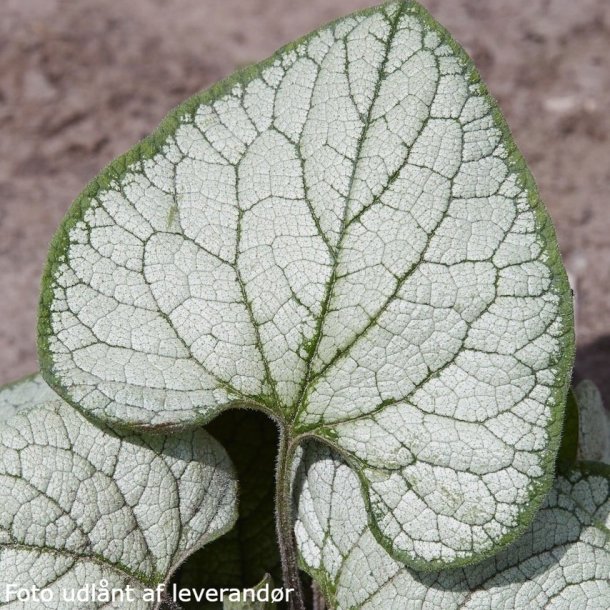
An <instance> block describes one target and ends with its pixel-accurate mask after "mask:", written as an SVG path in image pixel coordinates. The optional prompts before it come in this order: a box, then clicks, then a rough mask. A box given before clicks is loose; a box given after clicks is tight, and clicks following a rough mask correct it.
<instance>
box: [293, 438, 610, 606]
mask: <svg viewBox="0 0 610 610" xmlns="http://www.w3.org/2000/svg"><path fill="white" fill-rule="evenodd" d="M297 485H298V487H299V490H300V493H299V505H298V514H297V523H296V528H295V531H296V534H297V540H298V544H299V548H300V552H301V557H302V562H303V566H304V568H305V569H306V570H307V571H308V572H309V573H310V574H311V575H312V576H313V577H314V579H316V581H317V582H318V583H319V584H320V585H321V587H322V589H323V591H324V593H325V595H326V597H327V599H328V600H329V602H330V603H331V607H332V608H335V609H336V610H344V609H345V610H346V609H348V608H349V609H355V608H358V609H362V610H364V609H370V610H378V609H380V608H383V609H384V610H403V609H405V608H408V609H409V610H436V609H438V608H443V610H454V609H458V608H461V609H468V610H496V609H497V608H502V609H504V610H521V609H523V608H532V609H534V608H545V609H546V610H560V609H561V610H565V609H568V608H573V609H576V608H578V609H579V610H581V609H583V610H584V609H590V610H594V609H596V610H602V609H605V608H607V607H608V601H609V600H610V578H609V577H610V468H608V467H604V466H593V465H590V466H588V467H582V468H581V469H580V470H579V469H575V470H573V471H572V472H571V473H570V474H569V475H567V476H560V477H559V478H558V479H557V480H556V481H555V484H554V487H553V489H552V490H551V492H550V494H549V496H548V497H547V499H546V501H545V503H544V505H543V507H542V508H541V509H540V511H539V512H538V514H537V515H536V518H535V520H534V522H533V523H532V525H531V526H530V527H529V528H528V529H527V530H526V532H525V534H524V535H523V536H522V537H521V538H520V539H519V540H518V541H517V542H515V543H514V544H513V545H511V546H510V547H509V548H508V549H506V550H504V551H501V552H500V553H498V554H497V555H496V556H495V557H493V558H492V559H488V560H485V561H484V562H482V563H479V564H475V565H472V566H467V567H464V568H459V569H456V570H444V571H439V572H425V573H422V572H416V571H413V570H410V569H409V568H407V567H405V566H404V565H402V564H401V563H399V562H397V561H395V560H394V559H392V558H391V557H390V556H389V555H388V554H387V552H386V551H385V550H384V549H383V548H382V547H381V546H380V545H379V543H378V542H377V541H376V540H375V538H374V537H373V536H372V535H371V533H370V531H369V528H368V525H367V514H366V510H365V506H364V502H363V501H362V497H361V494H360V489H359V487H360V485H359V481H358V478H357V477H356V476H355V474H354V473H353V471H352V470H351V469H350V468H349V467H348V466H347V465H346V464H345V463H344V462H343V461H342V460H341V459H340V458H339V457H338V456H336V455H335V454H333V453H332V452H331V451H330V450H328V449H325V448H320V447H314V446H308V447H307V449H306V451H305V454H304V457H303V459H302V461H301V463H300V464H299V467H298V468H297Z"/></svg>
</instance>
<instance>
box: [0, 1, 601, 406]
mask: <svg viewBox="0 0 610 610" xmlns="http://www.w3.org/2000/svg"><path fill="white" fill-rule="evenodd" d="M367 4H368V3H367V2H366V1H365V0H334V1H333V2H328V1H325V0H307V1H306V2H303V1H302V0H130V1H129V2H116V0H114V1H113V0H79V2H74V1H73V0H3V1H2V6H1V8H0V136H1V137H0V280H1V281H2V283H3V289H2V298H1V299H0V383H1V382H4V381H8V380H10V379H13V378H16V377H18V376H21V375H23V374H26V373H29V372H31V371H33V370H35V369H36V368H37V364H36V349H35V326H36V305H37V299H38V288H39V286H38V283H39V277H40V273H41V269H42V266H43V263H44V260H45V255H46V249H47V246H48V243H49V240H50V238H51V236H52V234H53V232H54V230H55V228H56V227H57V225H58V223H59V221H60V219H61V217H62V215H63V214H64V213H65V211H66V209H67V208H68V206H69V204H70V202H71V201H72V200H73V199H74V197H75V196H76V195H77V194H78V192H79V191H80V190H81V189H82V187H83V186H84V185H85V184H86V182H87V181H88V180H90V179H91V178H92V177H93V176H94V175H95V174H96V173H97V172H98V171H99V169H100V168H102V167H103V166H104V165H105V164H106V163H108V162H109V161H110V160H111V159H112V158H113V157H115V156H117V155H118V154H120V153H122V152H124V151H125V150H127V149H128V148H129V147H130V146H131V145H132V144H134V143H135V142H136V141H137V140H138V139H140V138H142V137H143V136H144V135H146V134H147V133H149V132H150V131H151V130H152V129H153V128H154V127H155V126H156V125H157V123H158V122H159V121H160V120H161V118H162V117H163V116H164V114H165V113H166V112H167V111H168V110H169V109H170V108H171V107H172V106H174V105H176V104H177V103H178V102H180V101H181V100H183V99H184V98H186V97H187V96H189V95H190V94H192V93H194V92H195V91H197V90H198V89H201V88H204V87H206V86H208V85H209V84H211V83H212V82H214V81H215V80H217V79H219V78H221V77H223V76H225V75H227V74H229V73H230V72H231V71H233V70H234V69H235V68H236V67H238V66H241V65H244V64H247V63H251V62H255V61H258V60H260V59H262V58H264V57H266V56H268V55H269V54H271V53H272V52H273V51H274V50H275V49H276V48H277V47H278V46H280V45H281V44H283V43H286V42H288V41H290V40H292V39H293V38H296V37H297V36H299V35H302V34H304V33H306V32H308V31H310V30H311V29H313V28H315V27H317V26H319V25H321V24H322V23H324V22H326V21H329V20H330V19H332V18H334V17H337V16H340V15H341V14H345V13H348V12H350V11H352V10H354V9H357V8H361V7H363V6H366V5H367ZM423 4H425V5H426V6H427V7H428V8H429V9H430V10H431V11H432V12H433V14H434V15H435V16H436V17H437V18H438V19H439V20H440V21H441V22H442V23H443V24H444V25H445V26H446V27H447V28H448V29H449V30H450V31H451V32H452V33H453V34H454V35H455V37H456V38H457V39H458V40H459V41H460V42H461V43H462V44H463V45H464V46H465V47H466V49H467V50H468V51H469V52H470V53H471V55H472V56H473V57H474V59H475V62H476V63H477V65H478V67H479V69H480V71H481V72H482V74H483V77H484V79H485V80H486V82H487V84H488V85H489V87H490V89H491V91H492V92H493V94H494V95H495V96H496V97H497V98H498V99H499V101H500V105H501V107H502V109H503V111H504V113H505V115H506V117H507V119H508V122H509V124H510V125H511V128H512V130H513V132H514V135H515V137H516V140H517V142H518V144H519V145H520V147H521V149H522V151H523V153H524V154H525V157H526V158H527V160H528V161H529V163H530V166H531V168H532V170H533V173H534V175H535V176H536V178H537V180H538V183H539V186H540V190H541V192H542V196H543V199H544V200H545V201H546V204H547V207H548V208H549V210H550V213H551V215H552V217H553V219H554V221H555V225H556V227H557V231H558V234H559V241H560V245H561V249H562V252H563V254H564V259H565V262H566V265H567V267H568V269H569V271H570V274H571V277H572V281H573V285H574V287H575V290H576V292H577V301H578V308H577V319H578V324H577V335H578V347H579V352H578V358H577V370H578V374H579V375H581V376H588V377H591V378H593V379H594V380H595V381H596V382H597V383H598V384H599V385H600V386H601V387H602V390H603V392H604V393H605V396H606V400H607V402H610V375H609V374H608V371H609V370H610V332H609V329H608V322H609V321H610V299H609V298H608V296H607V290H608V288H609V287H610V239H609V236H610V214H608V211H607V208H608V202H609V192H610V140H609V138H610V121H609V120H608V108H610V3H609V2H608V0H579V1H578V2H574V0H512V1H511V2H507V1H506V0H487V1H485V2H481V1H480V0H452V1H449V0H424V1H423Z"/></svg>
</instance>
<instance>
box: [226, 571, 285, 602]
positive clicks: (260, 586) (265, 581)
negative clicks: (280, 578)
mask: <svg viewBox="0 0 610 610" xmlns="http://www.w3.org/2000/svg"><path fill="white" fill-rule="evenodd" d="M273 586H274V583H273V579H272V578H271V576H270V575H269V574H266V575H265V577H264V578H263V580H261V582H260V583H258V584H257V585H256V586H255V587H253V588H254V591H255V592H258V591H259V590H260V589H264V588H265V587H268V588H270V589H272V588H273ZM275 608H277V606H276V605H275V604H274V603H272V602H259V601H248V598H246V600H245V601H241V602H230V601H225V603H224V606H223V609H224V610H274V609H275Z"/></svg>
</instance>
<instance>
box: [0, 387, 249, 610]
mask: <svg viewBox="0 0 610 610" xmlns="http://www.w3.org/2000/svg"><path fill="white" fill-rule="evenodd" d="M49 391H50V390H48V388H46V389H45V387H44V383H43V382H42V381H41V380H40V379H39V378H32V379H27V380H25V381H23V382H21V383H18V384H16V385H13V386H10V387H9V388H8V390H0V418H2V417H3V414H4V413H5V412H6V410H7V408H8V406H7V405H13V406H14V407H16V408H17V412H16V413H15V414H13V415H12V416H11V417H8V418H6V419H5V420H4V421H3V423H2V428H1V429H0V480H1V481H2V510H0V605H2V606H3V607H4V606H6V607H8V608H13V607H15V608H23V607H37V606H36V604H35V602H34V601H32V600H30V601H29V602H28V603H29V604H30V605H27V604H26V605H25V606H24V605H23V602H20V601H16V600H15V595H16V594H17V593H18V592H19V591H20V590H21V591H22V592H21V595H23V594H24V593H23V591H24V590H26V591H32V587H37V588H38V589H46V590H48V591H50V595H51V596H52V601H49V602H48V604H46V605H45V604H44V603H43V604H42V606H41V607H49V608H65V607H77V606H75V605H74V604H73V603H72V602H70V599H71V597H70V596H72V595H78V591H79V590H80V589H81V588H83V587H85V586H88V587H91V586H92V585H95V586H97V587H98V590H99V589H100V588H104V582H105V588H107V589H112V588H116V589H121V590H122V591H123V594H124V595H132V597H131V600H130V602H129V603H130V604H131V605H127V603H126V601H127V598H123V601H124V602H125V605H124V607H129V608H133V609H134V610H138V609H150V608H157V607H158V606H159V604H158V603H157V601H158V600H155V599H151V597H152V596H149V597H148V598H146V595H147V594H146V589H152V588H156V587H157V586H158V585H159V584H161V583H167V582H168V580H169V577H170V576H171V574H172V573H173V572H174V570H175V569H176V568H177V567H178V565H179V564H180V563H181V562H182V561H184V559H185V558H186V557H187V556H188V555H190V554H191V553H193V552H194V551H196V550H197V549H199V548H200V547H201V546H203V545H204V544H207V543H208V542H210V541H211V540H214V539H215V538H217V537H219V536H220V535H222V534H223V533H224V532H226V531H227V530H228V529H230V528H231V526H232V525H233V523H234V521H235V517H236V503H237V485H236V481H235V477H234V473H233V468H232V465H231V463H230V461H229V459H228V457H227V455H226V453H225V452H224V450H223V449H222V447H220V445H219V444H218V443H217V442H216V441H215V440H214V439H212V438H211V437H210V436H209V435H208V434H207V433H206V432H204V431H203V430H197V431H192V432H183V433H181V434H179V435H176V436H174V437H165V436H154V437H153V436H146V435H135V434H119V433H116V432H113V431H112V430H110V429H108V428H97V427H96V426H94V425H93V424H91V423H90V422H88V421H87V420H86V419H85V418H84V417H83V416H82V415H80V414H79V413H77V412H76V411H75V410H74V409H73V408H72V407H70V406H69V405H66V404H65V403H64V402H63V401H62V400H60V399H59V398H58V397H57V396H55V399H49ZM37 397H38V398H39V399H40V400H37ZM26 400H27V401H29V405H30V406H27V405H26ZM128 585H129V586H130V587H131V590H132V593H131V594H129V593H128V592H127V586H128ZM45 595H47V594H46V593H45ZM88 595H89V597H88V605H87V604H85V603H83V604H82V605H80V606H79V607H83V608H84V607H87V608H102V607H104V608H106V607H117V606H116V605H111V604H110V603H106V602H107V601H108V600H106V601H104V600H103V599H102V600H101V601H99V602H96V600H95V599H93V597H92V593H89V594H88ZM154 595H155V596H156V597H158V593H157V592H156V591H155V592H154ZM64 596H65V597H64ZM76 599H81V601H82V600H83V598H82V597H81V598H78V597H76ZM44 601H45V600H44V599H43V602H44ZM85 601H87V600H85ZM62 602H63V603H62Z"/></svg>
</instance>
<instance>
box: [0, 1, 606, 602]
mask: <svg viewBox="0 0 610 610" xmlns="http://www.w3.org/2000/svg"><path fill="white" fill-rule="evenodd" d="M39 319H40V322H39V352H40V361H41V369H42V375H43V377H44V379H45V380H46V382H47V383H48V384H49V385H50V386H51V388H52V389H53V391H54V392H53V391H51V390H50V389H49V388H47V387H46V386H45V384H44V383H43V382H42V381H41V380H40V378H35V379H33V380H28V381H25V382H23V383H22V384H20V385H19V386H16V387H11V388H8V389H6V390H4V393H5V403H6V404H7V405H9V406H10V407H7V409H9V408H10V409H11V410H12V411H16V414H14V415H13V416H12V417H10V419H7V422H8V424H7V431H6V435H5V436H3V437H2V441H1V445H0V446H1V447H2V448H3V449H2V452H3V453H2V455H3V458H2V461H1V462H0V463H1V464H3V465H4V466H3V467H4V469H5V472H6V474H5V475H4V476H5V477H6V478H7V485H6V489H8V490H9V495H10V496H11V498H12V500H11V502H12V504H10V506H11V507H12V508H10V509H9V510H8V511H4V513H3V515H2V517H1V518H2V521H0V523H2V525H1V526H0V549H1V550H0V567H2V568H4V566H5V565H6V566H7V569H8V567H10V566H18V567H17V568H14V567H13V568H11V570H12V571H11V570H9V571H8V572H7V571H6V570H4V569H3V570H1V571H0V573H2V574H3V576H2V578H5V579H6V578H9V579H12V581H14V580H16V579H20V582H23V583H29V582H40V581H41V580H43V579H46V580H48V582H52V583H55V585H56V584H57V583H58V582H60V581H62V579H63V580H64V581H70V582H78V583H82V582H88V581H90V580H96V579H97V578H99V577H100V575H103V576H104V577H105V578H107V579H110V578H112V579H113V582H119V581H120V582H123V583H125V582H134V583H135V584H134V586H138V587H140V588H142V587H145V586H149V585H150V586H152V585H154V584H158V583H168V582H169V580H170V579H171V578H172V577H174V578H177V579H178V580H181V581H182V582H192V578H193V574H194V573H195V574H196V573H197V572H200V573H201V576H202V577H203V579H204V580H205V578H206V575H208V576H209V575H211V574H216V573H218V574H219V575H221V574H222V575H223V577H226V576H227V575H230V576H231V578H233V577H235V578H237V577H240V578H245V579H250V578H258V579H259V580H260V579H262V577H263V576H264V573H265V572H269V573H270V574H271V575H272V576H273V577H274V578H275V579H282V580H283V583H284V586H285V587H287V588H290V589H293V590H294V595H293V596H292V599H291V608H293V609H295V610H302V609H303V608H304V607H305V604H306V601H305V596H304V594H303V587H302V583H301V575H300V572H299V570H300V569H302V570H304V571H306V572H308V573H309V575H310V577H311V578H312V579H313V581H314V582H315V583H316V585H317V587H318V588H319V589H320V590H321V591H322V593H323V594H324V597H325V599H326V601H327V603H328V604H329V605H330V606H331V607H333V608H346V609H347V608H363V607H370V608H386V607H396V608H402V607H407V606H408V607H411V606H410V604H413V605H414V606H413V607H416V606H417V607H425V608H432V607H440V606H442V607H447V608H458V607H468V608H479V607H498V606H499V605H503V606H504V607H515V608H516V607H523V603H524V600H526V601H527V603H530V604H533V605H534V606H537V605H538V604H542V605H543V606H544V605H545V604H547V603H548V607H552V605H553V604H556V605H558V607H561V604H564V605H565V604H568V605H569V604H570V603H573V604H576V603H578V602H579V601H582V600H584V601H585V602H586V603H588V604H590V605H591V607H595V604H596V603H598V602H599V601H600V600H603V596H604V594H606V595H610V591H608V583H607V580H605V579H606V577H607V574H608V570H609V569H610V547H609V542H608V528H609V527H610V524H609V521H608V507H609V500H608V495H609V493H610V491H609V478H608V471H607V468H605V467H603V466H594V465H585V464H582V463H577V462H576V461H575V456H576V447H577V440H578V431H576V433H574V429H572V427H571V426H566V430H567V431H568V432H569V433H570V434H569V435H568V434H564V439H566V438H568V437H569V439H570V443H569V444H566V443H564V446H569V447H571V448H572V449H573V451H572V453H571V454H570V455H572V458H568V459H565V460H564V459H562V460H561V465H562V468H561V474H560V475H559V476H558V477H557V478H556V479H555V464H556V457H557V453H558V449H559V446H560V441H561V437H562V424H563V421H564V404H565V402H566V392H567V390H568V386H569V379H570V372H571V366H572V360H573V351H574V347H573V316H572V304H571V293H570V289H569V286H568V283H567V279H566V275H565V271H564V269H563V266H562V263H561V259H560V256H559V252H558V249H557V243H556V239H555V235H554V231H553V227H552V224H551V221H550V219H549V217H548V215H547V213H546V211H545V209H544V207H543V205H542V203H541V202H540V199H539V197H538V193H537V190H536V187H535V184H534V181H533V179H532V177H531V175H530V173H529V171H528V169H527V167H526V165H525V162H524V161H523V158H522V157H521V155H520V153H519V152H518V150H517V148H516V147H515V144H514V142H513V140H512V138H511V136H510V134H509V132H508V128H507V126H506V124H505V122H504V120H503V118H502V116H501V114H500V112H499V110H498V108H497V106H496V104H495V102H494V101H493V100H492V99H491V98H490V96H489V95H488V93H487V91H486V89H485V86H484V85H483V83H482V82H481V80H480V78H479V76H478V74H477V72H476V70H475V68H474V66H473V65H472V62H471V60H470V59H469V58H468V57H467V55H466V54H465V52H464V51H463V50H462V49H461V48H460V47H459V45H457V43H456V42H455V41H453V39H452V38H451V37H450V36H449V34H448V33H447V32H446V31H445V30H444V29H443V28H442V27H441V26H439V25H438V24H437V23H436V22H435V21H434V20H433V19H432V17H431V16H430V15H429V14H428V13H427V12H426V11H425V10H424V9H423V8H422V7H420V6H419V5H418V4H416V3H415V2H412V1H410V0H405V1H398V2H391V3H387V4H384V5H382V6H380V7H376V8H372V9H368V10H365V11H362V12H359V13H355V14H353V15H351V16H348V17H346V18H344V19H341V20H339V21H337V22H335V23H332V24H330V25H328V26H325V27H323V28H321V29H320V30H318V31H316V32H314V33H312V34H310V35H309V36H307V37H305V38H303V39H301V40H299V41H296V42H295V43H293V44H291V45H288V46H287V47H284V48H283V49H281V50H279V51H278V52H277V53H276V54H275V55H274V56H273V57H271V58H270V59H269V60H267V61H265V62H262V63H261V64H258V65H255V66H252V67H249V68H247V69H245V70H241V71H239V72H237V73H236V74H234V75H233V76H231V77H229V78H228V79H227V80H225V81H222V82H221V83H219V84H217V85H215V86H213V87H212V88H211V89H209V90H207V91H205V92H203V93H201V94H198V95H196V96H194V97H193V98H191V99H189V100H187V101H186V102H185V103H184V104H182V105H181V106H179V107H178V108H177V109H176V110H174V111H173V112H172V113H171V114H170V115H169V116H168V117H167V118H166V119H165V120H164V122H163V123H162V124H161V126H160V127H159V129H158V130H157V131H156V132H155V133H154V134H152V135H151V136H150V137H149V138H147V139H146V140H144V141H143V142H141V143H140V144H138V145H137V146H136V147H135V148H133V149H132V150H131V151H129V152H128V153H127V154H126V155H124V156H123V157H121V158H119V159H117V160H116V161H115V162H113V163H112V164H111V165H110V166H109V167H108V168H106V169H105V170H104V171H103V172H102V173H101V174H100V175H99V176H98V177H97V178H96V179H95V180H94V181H93V182H92V183H91V184H90V185H89V186H88V187H87V188H86V189H85V191H84V192H83V193H82V195H81V196H80V197H79V198H78V199H77V201H76V202H75V203H74V204H73V206H72V208H71V210H70V211H69V213H68V215H67V216H66V218H65V220H64V222H63V223H62V226H61V227H60V229H59V231H58V233H57V235H56V237H55V239H54V241H53V244H52V246H51V250H50V255H49V262H48V265H47V268H46V271H45V273H44V278H43V286H42V297H41V307H40V318H39ZM32 384H34V385H32ZM38 391H40V392H42V395H39V394H37V392H38ZM7 392H8V393H10V395H9V394H6V393H7ZM55 393H57V394H55ZM27 396H31V397H30V398H27ZM35 404H37V405H38V406H34V405H35ZM24 405H25V406H24ZM71 407H74V408H71ZM240 409H241V410H242V411H240ZM243 409H250V410H254V411H258V412H259V413H262V414H264V415H266V416H269V418H271V420H272V421H273V422H274V423H275V424H276V426H277V430H278V434H277V440H276V435H275V434H270V433H269V431H268V429H267V430H264V429H263V428H264V425H263V428H261V427H260V422H258V423H256V422H257V421H258V420H256V417H254V419H253V420H252V423H248V418H251V417H253V416H252V415H251V414H247V412H245V411H243ZM22 410H23V411H22ZM229 416H230V417H232V418H233V419H229V420H225V422H224V423H222V422H221V418H224V417H229ZM566 421H567V420H566ZM64 422H65V423H64ZM218 422H221V423H220V424H219V423H218ZM203 426H206V427H207V429H208V430H209V431H210V432H212V434H213V435H214V436H216V438H217V439H219V440H220V441H221V443H219V442H217V441H214V440H213V439H212V438H211V437H210V436H209V434H208V433H207V432H205V431H203V430H202V427H203ZM214 427H216V431H214ZM26 431H27V432H26ZM233 431H234V433H233ZM11 435H12V436H11ZM250 435H251V436H252V437H253V438H254V439H255V440H254V441H253V442H249V441H248V440H247V439H248V437H249V436H250ZM125 448H128V449H125ZM270 448H271V450H272V452H271V457H269V450H270ZM276 452H277V455H276V456H275V455H274V454H275V453H276ZM125 453H126V454H127V457H125V456H124V455H123V454H125ZM98 454H99V455H98ZM229 456H230V457H229ZM259 458H260V460H259ZM259 461H260V463H259ZM39 463H44V464H45V467H44V468H42V467H41V468H40V469H39V468H38V464H39ZM232 464H236V465H237V466H236V467H234V466H233V465H232ZM274 464H275V467H273V466H274ZM236 470H237V474H236V472H235V471H236ZM57 472H59V473H61V476H60V475H58V474H56V473H57ZM138 476H140V477H141V479H138ZM272 476H274V478H275V483H274V486H271V485H270V479H271V477H272ZM244 477H245V480H244ZM238 478H239V479H240V485H241V486H242V489H245V488H248V486H250V487H251V488H253V489H254V488H256V486H257V484H259V485H260V489H261V490H262V491H261V492H260V495H259V497H258V499H257V500H256V501H251V500H248V501H247V502H245V496H244V497H243V498H241V499H243V500H244V502H245V505H240V507H239V521H238V525H237V526H236V527H234V529H233V534H231V533H229V534H228V537H227V538H226V547H225V546H224V545H223V538H221V537H220V536H222V534H224V533H225V532H227V530H229V529H231V527H232V526H233V525H234V523H235V520H236V518H237V516H236V513H237V511H238V499H237V494H236V491H235V486H236V485H237V479H238ZM554 479H555V480H554ZM96 481H98V482H97V483H96ZM253 481H254V484H253V483H252V482H253ZM86 490H88V491H86ZM109 490H111V491H109ZM549 491H550V493H549ZM83 498H86V501H84V500H83ZM541 506H542V508H541ZM39 511H40V514H39ZM273 515H274V516H275V527H274V523H273V519H272V516H273ZM102 516H103V517H105V519H104V518H102ZM568 516H569V517H568ZM259 524H260V527H258V525H259ZM274 529H275V541H273V542H271V543H270V539H272V538H273V537H274V532H273V530H274ZM127 533H129V535H130V536H134V537H135V538H137V541H135V542H132V541H131V538H127V537H126V536H127ZM231 536H232V537H231ZM135 538H134V540H135ZM215 538H217V540H216V541H214V542H213V540H214V539H215ZM509 543H513V544H512V545H511V546H508V545H509ZM276 544H277V547H276V546H275V545H276ZM212 548H214V549H215V550H214V552H213V553H212V551H211V550H210V549H212ZM223 553H225V554H224V555H223ZM189 555H192V556H193V558H192V560H191V561H190V562H188V561H187V563H186V564H184V566H183V567H182V568H181V569H180V570H179V571H178V573H177V574H175V571H176V568H177V566H178V565H179V564H180V563H181V562H183V561H184V559H185V558H186V557H187V556H189ZM278 555H279V556H278ZM246 556H247V557H248V559H247V562H246V563H247V565H248V566H249V567H252V566H257V567H256V570H259V574H258V575H257V576H255V575H254V574H249V575H248V576H245V572H246V571H247V570H248V569H249V568H245V567H244V565H245V564H244V557H246ZM563 558H565V561H564V560H563ZM583 562H584V563H583ZM89 566H94V568H95V570H97V571H95V570H94V568H93V567H89ZM259 568H260V569H259ZM41 574H44V576H41ZM12 581H11V582H12ZM255 582H258V581H255ZM255 582H251V583H250V584H255ZM55 585H54V586H55ZM0 594H2V593H1V592H0ZM165 601H166V602H167V603H170V600H165ZM2 602H3V603H8V605H9V607H10V605H11V603H12V602H10V601H8V600H6V599H3V600H2ZM141 604H142V605H141V606H138V607H142V608H151V607H155V604H153V603H152V602H145V601H142V602H141ZM439 604H440V606H439ZM92 607H98V606H92ZM134 607H136V606H134Z"/></svg>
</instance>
